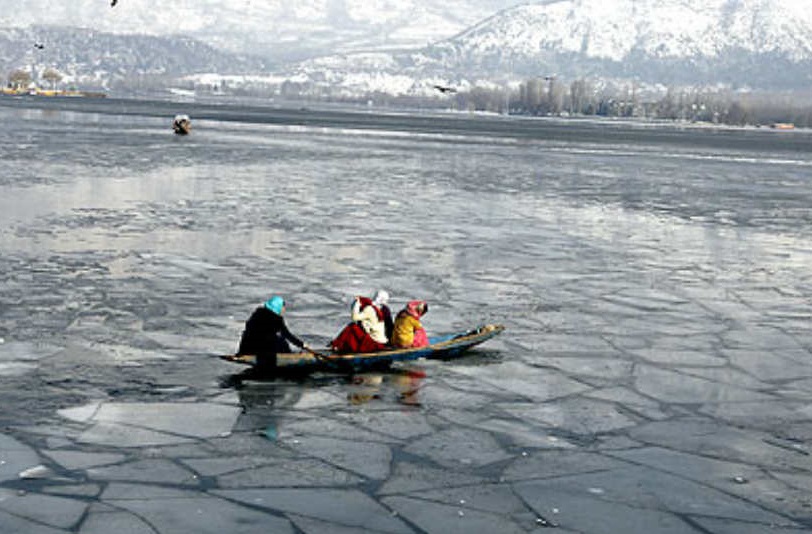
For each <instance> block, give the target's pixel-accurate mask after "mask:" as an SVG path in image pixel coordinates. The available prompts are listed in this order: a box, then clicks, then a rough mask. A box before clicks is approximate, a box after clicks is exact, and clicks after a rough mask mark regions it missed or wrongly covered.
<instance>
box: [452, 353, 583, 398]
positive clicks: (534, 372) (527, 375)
mask: <svg viewBox="0 0 812 534" xmlns="http://www.w3.org/2000/svg"><path fill="white" fill-rule="evenodd" d="M453 372H457V373H460V374H465V375H468V376H471V377H476V378H478V379H479V380H481V381H483V382H485V383H487V384H490V385H494V386H497V387H499V388H501V389H503V390H504V391H506V392H510V393H513V394H517V395H523V396H525V397H528V398H530V399H533V400H536V401H546V400H550V399H554V398H557V397H566V396H568V395H573V394H576V393H581V392H584V391H586V390H589V389H591V388H590V386H587V385H585V384H582V383H580V382H578V381H576V380H573V379H571V378H568V377H566V376H564V375H562V374H561V373H559V372H557V371H551V370H549V369H538V368H535V367H531V366H528V365H525V364H523V363H521V362H504V363H501V364H498V365H491V366H488V367H487V368H481V367H471V368H466V367H458V368H455V369H454V370H453Z"/></svg>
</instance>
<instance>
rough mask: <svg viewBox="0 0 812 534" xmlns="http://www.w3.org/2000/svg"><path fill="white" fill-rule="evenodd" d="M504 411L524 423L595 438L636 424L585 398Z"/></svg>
mask: <svg viewBox="0 0 812 534" xmlns="http://www.w3.org/2000/svg"><path fill="white" fill-rule="evenodd" d="M503 408H504V410H505V411H506V412H508V413H510V414H511V415H513V416H514V417H516V418H517V419H519V420H521V421H528V420H529V421H536V422H539V423H541V424H542V425H544V426H547V427H552V428H554V429H557V430H565V431H567V432H571V433H573V434H579V435H594V434H596V433H601V432H609V431H612V430H618V429H621V428H627V427H630V426H634V425H635V424H636V423H635V421H634V420H632V419H630V418H629V417H627V416H625V415H623V414H622V413H620V412H619V411H618V410H617V408H615V407H614V406H613V405H612V404H610V403H606V402H599V401H593V400H588V399H582V398H572V399H567V400H563V401H553V402H549V403H545V404H530V405H527V403H524V404H522V405H519V404H514V405H508V406H504V407H503Z"/></svg>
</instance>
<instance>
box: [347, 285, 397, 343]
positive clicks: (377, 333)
mask: <svg viewBox="0 0 812 534" xmlns="http://www.w3.org/2000/svg"><path fill="white" fill-rule="evenodd" d="M352 320H353V322H356V323H360V324H361V328H363V329H364V332H366V333H367V334H369V337H371V338H372V339H373V340H374V341H376V342H378V343H382V344H384V345H385V344H387V343H388V342H389V340H388V339H387V337H386V323H385V321H384V314H383V312H382V311H381V309H380V308H379V307H378V306H376V305H375V304H374V303H373V302H372V300H371V299H369V298H367V297H361V296H358V297H355V300H353V303H352Z"/></svg>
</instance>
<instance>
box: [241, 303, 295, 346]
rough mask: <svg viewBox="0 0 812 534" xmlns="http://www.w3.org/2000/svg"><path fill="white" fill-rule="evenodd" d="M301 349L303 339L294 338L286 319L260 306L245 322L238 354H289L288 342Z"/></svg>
mask: <svg viewBox="0 0 812 534" xmlns="http://www.w3.org/2000/svg"><path fill="white" fill-rule="evenodd" d="M285 340H288V341H290V342H291V343H293V344H294V345H296V346H297V347H299V348H302V347H303V346H304V343H303V342H302V340H301V339H299V338H298V337H296V336H294V335H293V334H291V333H290V330H288V327H287V326H286V325H285V319H284V318H283V317H282V316H281V315H277V314H275V313H274V312H272V311H271V310H269V309H268V308H266V307H265V306H260V307H259V308H257V309H256V310H254V313H252V314H251V317H249V318H248V320H247V321H246V322H245V330H243V333H242V339H241V340H240V348H239V349H238V350H237V354H255V355H270V354H276V353H277V352H289V350H290V349H289V348H287V349H286V348H285V347H287V342H286V341H285Z"/></svg>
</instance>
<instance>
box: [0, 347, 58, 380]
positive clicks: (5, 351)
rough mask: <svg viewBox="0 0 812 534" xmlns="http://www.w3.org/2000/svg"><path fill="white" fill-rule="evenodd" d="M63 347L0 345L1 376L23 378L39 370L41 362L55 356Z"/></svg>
mask: <svg viewBox="0 0 812 534" xmlns="http://www.w3.org/2000/svg"><path fill="white" fill-rule="evenodd" d="M61 350H62V348H61V347H56V346H53V345H45V344H39V343H31V342H23V341H13V342H10V343H0V376H7V377H10V376H22V375H25V374H28V373H30V372H31V371H33V370H35V369H36V368H37V366H38V365H37V362H38V361H39V360H42V359H45V358H48V357H50V356H53V355H54V354H56V353H57V352H59V351H61Z"/></svg>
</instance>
